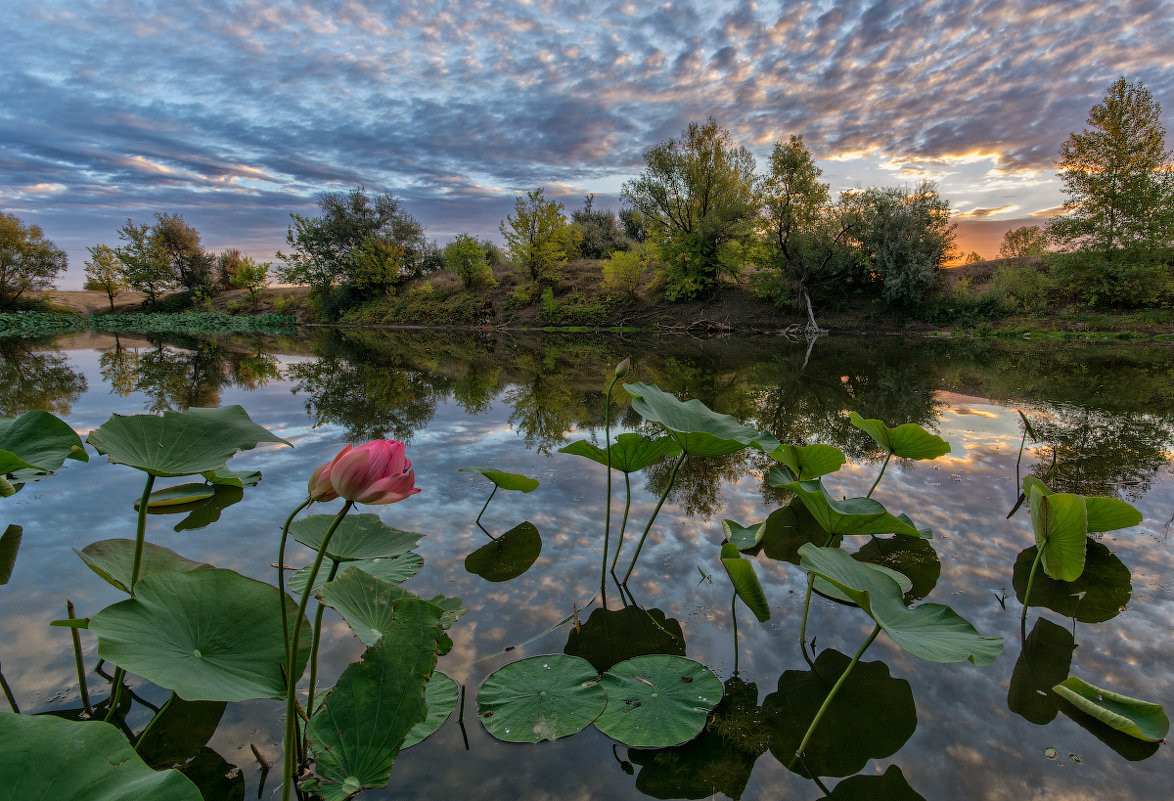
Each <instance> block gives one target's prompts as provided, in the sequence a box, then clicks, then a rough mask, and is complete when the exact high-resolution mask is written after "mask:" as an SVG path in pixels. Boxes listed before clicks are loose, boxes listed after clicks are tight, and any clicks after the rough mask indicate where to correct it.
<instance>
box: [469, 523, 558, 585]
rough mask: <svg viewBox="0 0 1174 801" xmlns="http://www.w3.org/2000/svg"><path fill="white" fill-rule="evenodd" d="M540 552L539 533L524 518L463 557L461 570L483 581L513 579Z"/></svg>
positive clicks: (530, 563)
mask: <svg viewBox="0 0 1174 801" xmlns="http://www.w3.org/2000/svg"><path fill="white" fill-rule="evenodd" d="M541 553H542V536H541V535H540V534H539V533H538V529H537V528H535V527H534V524H533V523H531V522H530V521H529V520H527V521H526V522H524V523H519V524H518V525H516V526H514V527H513V528H511V529H510V530H509V531H507V532H506V533H505V534H502V535H501V536H500V537H498V538H497V539H495V540H493V541H492V542H489V543H486V544H485V545H482V546H481V547H480V548H478V549H477V550H475V551H473V552H472V553H471V554H469V555H468V556H466V557H465V570H467V571H469V572H470V573H472V574H474V575H476V576H480V577H481V578H483V579H485V580H486V581H493V582H500V581H510V580H511V579H516V578H517V577H518V576H520V575H522V574H523V573H525V572H526V571H527V570H529V569H530V566H531V565H533V564H534V562H535V561H537V559H538V555H539V554H541Z"/></svg>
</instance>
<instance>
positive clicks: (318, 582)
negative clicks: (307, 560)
mask: <svg viewBox="0 0 1174 801" xmlns="http://www.w3.org/2000/svg"><path fill="white" fill-rule="evenodd" d="M346 566H347V569H350V568H352V567H354V568H358V569H359V570H362V571H363V572H364V573H369V574H370V575H372V576H374V577H375V578H377V579H380V580H382V581H386V582H387V583H389V584H399V583H401V582H404V581H407V580H408V579H410V578H411V577H412V576H414V575H416V574H417V573H419V572H420V569H421V568H422V567H424V557H422V556H420V554H418V553H405V554H401V555H399V556H386V557H380V558H378V559H360V560H358V561H356V562H347V563H346ZM311 567H313V566H312V565H306V566H305V567H303V568H302V569H301V570H298V571H297V572H296V573H294V574H293V575H292V576H290V577H289V578H288V579H287V580H286V582H285V585H286V586H287V587H289V588H290V590H292V591H293V592H299V593H301V592H305V591H306V580H307V579H309V578H310V569H311ZM328 578H329V571H327V570H326V568H325V567H323V568H322V569H320V570H319V571H318V576H317V577H316V578H315V579H314V592H315V593H318V592H320V591H321V590H322V587H323V585H325V584H326V580H327V579H328Z"/></svg>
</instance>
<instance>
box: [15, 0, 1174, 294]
mask: <svg viewBox="0 0 1174 801" xmlns="http://www.w3.org/2000/svg"><path fill="white" fill-rule="evenodd" d="M384 5H385V4H376V3H370V4H364V3H362V2H358V1H357V0H346V1H345V2H344V1H342V0H337V1H335V2H277V3H273V2H268V1H267V0H243V2H230V1H229V0H210V1H209V2H204V3H193V4H182V5H181V4H175V3H163V2H130V1H129V0H112V2H106V3H96V2H76V1H75V2H68V1H67V0H46V2H41V3H37V4H11V5H10V6H9V7H8V8H6V10H5V18H6V23H5V28H6V33H5V37H6V39H7V42H6V48H5V49H6V57H5V61H6V65H5V70H4V71H3V73H0V93H2V95H3V97H4V98H5V102H4V104H3V105H2V106H0V207H3V208H4V209H5V210H6V211H10V212H15V213H17V214H19V215H21V216H22V217H25V218H27V219H29V220H31V221H34V222H37V223H39V224H41V225H42V226H43V227H44V228H45V229H46V232H47V233H48V235H49V236H50V237H51V238H53V239H54V240H55V241H57V242H58V244H60V245H62V246H64V247H66V249H67V250H69V251H70V253H71V256H72V261H73V265H74V266H73V269H72V279H71V280H72V281H73V282H74V283H75V284H76V283H80V274H81V261H82V258H84V250H83V248H84V246H85V245H87V244H92V243H94V242H98V241H112V240H113V239H114V237H115V230H116V229H117V227H118V226H119V225H120V224H121V222H122V221H123V220H124V219H125V218H126V217H128V216H129V217H134V218H136V219H148V218H149V217H150V215H151V214H152V213H153V212H155V211H178V212H181V213H183V214H184V216H185V218H187V219H188V221H189V222H191V223H193V224H194V225H196V226H197V227H198V228H199V229H200V230H201V231H202V232H203V233H204V236H205V240H206V244H207V245H208V246H210V247H213V248H220V247H227V246H240V247H244V248H245V249H247V250H250V251H252V252H253V253H254V255H257V256H259V257H261V258H270V257H271V253H272V251H273V250H274V249H275V248H276V247H277V246H279V244H280V243H281V240H282V237H283V234H284V230H285V225H286V222H287V220H288V213H289V212H291V211H296V212H302V213H305V212H312V210H313V208H314V198H315V196H316V195H317V194H318V193H319V192H322V191H329V190H336V189H340V188H345V187H347V186H350V185H354V184H363V185H365V186H367V187H368V188H369V189H372V190H390V191H393V192H395V193H396V194H397V195H399V196H400V197H402V198H403V199H404V200H405V201H406V203H407V204H408V207H409V209H410V210H411V211H412V213H414V214H415V215H416V216H417V217H419V218H420V219H421V220H422V221H423V222H424V223H425V224H427V225H428V226H429V228H430V232H431V233H432V234H434V235H437V236H440V237H444V236H446V235H449V234H452V233H456V232H459V231H471V232H474V233H479V234H489V233H492V232H494V231H495V229H496V226H497V222H498V220H500V219H501V218H502V217H503V216H504V215H505V214H506V213H507V212H508V210H509V208H510V205H511V203H512V197H513V194H514V193H515V192H517V191H521V190H525V189H529V188H533V187H535V186H539V185H545V186H547V187H549V189H548V193H549V194H552V195H555V196H561V197H562V198H563V199H564V200H565V201H566V202H567V203H568V205H576V204H577V202H578V195H579V194H580V193H582V192H586V191H594V192H597V193H598V194H599V195H600V201H601V202H602V203H604V204H610V205H615V204H616V197H617V195H618V190H619V187H620V185H621V184H622V182H623V180H624V179H626V178H627V177H629V176H631V175H632V174H634V173H635V172H637V171H638V170H639V169H640V165H641V154H642V153H643V151H644V150H645V149H646V148H647V147H648V146H650V145H652V144H654V143H655V142H657V141H660V140H663V139H665V138H667V137H669V136H674V135H676V134H678V133H679V132H680V131H681V129H682V128H683V127H684V126H685V125H687V124H688V122H690V121H691V120H701V119H704V118H705V117H707V116H710V115H712V116H714V117H715V118H716V119H717V120H718V121H719V122H720V123H722V124H723V125H725V126H727V127H729V128H730V129H731V130H733V131H734V133H735V135H736V136H737V137H738V139H739V140H740V141H741V142H743V143H745V144H747V145H748V146H750V147H751V148H752V149H753V150H754V151H755V152H756V153H757V154H758V155H759V156H760V158H761V157H762V156H764V155H765V154H766V153H767V152H769V149H770V147H771V145H772V144H773V142H774V141H775V140H777V139H785V138H786V137H787V136H788V135H789V134H791V133H801V134H803V135H804V138H805V140H806V142H807V144H808V146H809V147H811V149H812V150H813V152H814V153H815V155H816V157H817V159H818V160H819V161H820V163H821V164H822V165H823V166H824V167H825V178H826V179H828V180H830V181H832V183H833V188H835V189H839V188H845V187H849V186H853V185H860V184H874V183H902V182H905V181H907V180H913V179H915V178H917V177H918V176H928V177H932V178H935V179H937V180H938V181H939V182H940V184H941V187H942V189H943V191H944V193H945V194H946V195H947V196H948V197H950V198H951V199H952V200H953V201H954V204H955V206H956V207H958V208H959V209H961V210H965V209H971V211H970V215H971V216H972V217H980V216H982V217H990V216H992V214H983V213H982V212H987V211H990V210H1002V209H1008V210H1014V213H1017V214H1020V215H1022V216H1025V217H1026V216H1028V215H1031V214H1033V213H1038V212H1041V211H1043V210H1045V209H1049V208H1052V207H1054V206H1056V205H1057V203H1058V202H1059V200H1060V196H1059V193H1058V187H1057V185H1056V183H1055V181H1054V180H1050V170H1051V169H1052V168H1053V162H1054V158H1055V153H1056V150H1057V148H1058V145H1059V143H1060V141H1061V140H1062V139H1063V138H1064V136H1066V134H1067V133H1068V132H1069V131H1072V130H1076V129H1079V128H1080V127H1081V126H1082V125H1083V123H1084V119H1085V117H1086V115H1087V112H1088V109H1089V107H1090V106H1092V105H1093V104H1094V103H1096V102H1097V101H1098V100H1099V99H1100V98H1101V97H1102V96H1103V94H1104V90H1105V87H1107V86H1108V84H1109V83H1111V82H1112V81H1113V80H1114V79H1115V78H1116V77H1118V76H1119V75H1126V76H1127V77H1129V78H1130V79H1131V80H1142V81H1144V83H1145V84H1146V86H1147V87H1148V88H1150V89H1151V91H1153V92H1154V94H1155V96H1156V97H1157V98H1158V99H1159V101H1161V100H1165V99H1167V98H1169V96H1170V89H1171V87H1172V85H1174V54H1172V51H1171V50H1170V48H1169V40H1168V37H1166V36H1164V35H1163V32H1164V31H1166V30H1167V26H1168V24H1169V19H1170V18H1171V16H1172V14H1174V4H1172V3H1171V2H1170V0H1126V2H1120V3H1116V4H1114V9H1113V13H1112V14H1109V13H1105V9H1104V4H1103V3H1101V2H1070V1H1069V0H1054V2H1038V1H1036V2H1032V1H1031V0H1005V1H1004V2H978V3H974V2H973V0H939V1H938V2H931V1H929V0H926V1H924V2H914V1H913V0H906V1H905V2H901V1H900V0H887V1H886V0H877V1H876V2H828V1H824V2H820V1H819V0H813V1H812V2H807V3H802V4H795V3H770V2H760V3H751V2H717V3H714V2H701V0H693V2H673V3H660V4H649V3H641V2H635V1H634V0H632V2H611V3H600V2H594V3H588V2H563V3H559V2H553V1H550V0H548V1H547V2H531V3H525V4H516V5H513V4H500V3H492V4H491V3H487V2H482V1H478V2H459V1H458V2H413V3H403V4H395V6H393V7H391V8H385V7H384ZM1166 105H1167V107H1168V109H1169V108H1170V107H1171V102H1169V101H1168V102H1167V103H1166ZM1041 175H1042V176H1043V177H1042V178H1041ZM1006 213H1012V211H1008V212H1006ZM993 216H996V217H997V216H998V214H997V213H994V214H993Z"/></svg>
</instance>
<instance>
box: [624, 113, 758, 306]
mask: <svg viewBox="0 0 1174 801" xmlns="http://www.w3.org/2000/svg"><path fill="white" fill-rule="evenodd" d="M644 163H645V169H644V173H643V174H642V175H641V176H640V177H638V178H635V179H633V180H631V181H628V182H626V183H625V184H624V187H623V192H622V197H623V199H624V200H625V202H627V203H628V204H629V205H631V206H632V207H633V208H634V209H636V210H637V211H639V212H641V213H642V214H643V215H644V217H645V223H646V225H647V227H648V233H649V236H650V237H651V238H652V240H653V241H654V242H655V243H656V244H657V246H658V247H659V248H660V250H661V252H662V254H663V256H664V259H665V262H666V268H667V270H666V277H667V279H668V281H667V282H666V285H665V295H666V297H668V298H669V299H670V300H677V299H681V300H686V299H689V298H696V297H699V296H701V295H703V294H709V293H713V292H715V291H716V289H717V282H718V277H719V275H720V274H721V273H722V272H723V271H730V272H733V271H736V270H737V263H736V254H735V253H732V252H731V250H734V251H736V250H737V246H739V245H742V244H745V243H747V242H749V241H751V239H752V238H753V233H754V223H755V219H756V216H757V212H758V199H757V180H756V177H755V173H754V156H752V155H751V154H750V151H749V150H747V149H746V148H744V147H739V146H738V145H736V144H735V143H734V139H733V136H732V135H731V134H730V132H729V131H728V130H726V129H725V128H722V127H720V126H719V125H718V124H717V122H716V121H715V120H714V119H713V118H712V117H710V118H709V121H708V122H706V123H705V124H704V125H700V124H698V123H695V122H694V123H690V124H689V127H688V128H686V129H685V131H684V132H683V133H682V135H681V137H680V138H679V139H669V140H667V141H665V142H661V143H659V144H657V145H653V146H652V147H651V148H649V149H648V151H647V152H645V154H644Z"/></svg>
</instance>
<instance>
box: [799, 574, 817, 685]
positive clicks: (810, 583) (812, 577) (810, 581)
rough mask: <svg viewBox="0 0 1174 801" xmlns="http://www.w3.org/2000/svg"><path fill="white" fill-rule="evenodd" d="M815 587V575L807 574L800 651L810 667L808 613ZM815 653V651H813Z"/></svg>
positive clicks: (800, 626) (800, 631)
mask: <svg viewBox="0 0 1174 801" xmlns="http://www.w3.org/2000/svg"><path fill="white" fill-rule="evenodd" d="M814 587H815V574H814V573H808V574H807V594H806V595H805V596H803V622H801V623H800V624H799V650H800V651H802V652H803V659H804V661H806V662H807V664H808V665H810V664H811V659H810V658H809V657H808V656H807V613H808V612H809V611H810V610H811V591H812V589H813V588H814ZM811 650H812V651H814V650H815V649H814V648H813V649H811Z"/></svg>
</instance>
